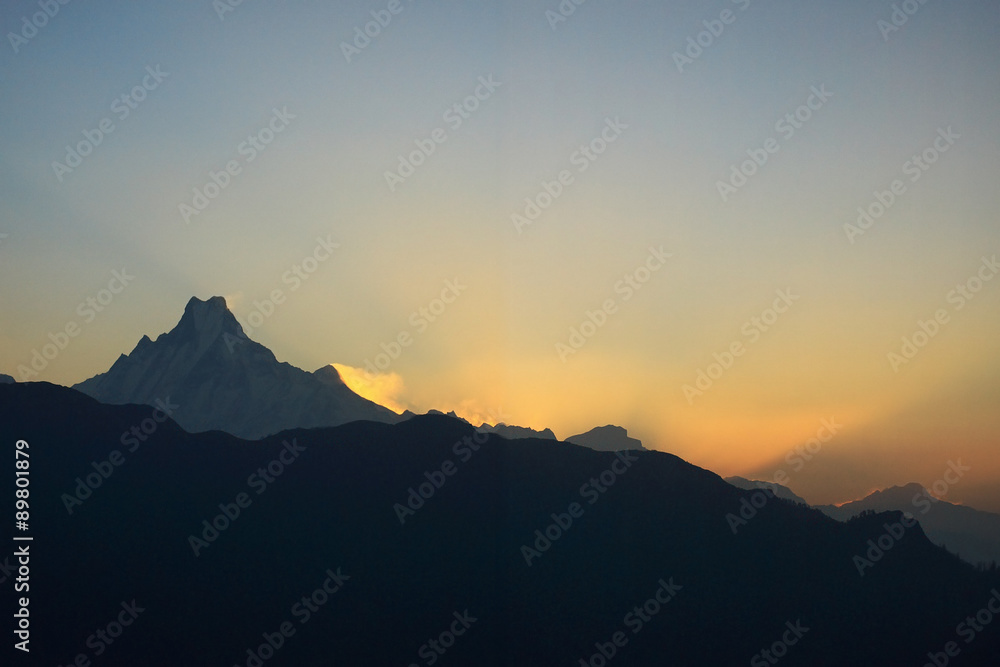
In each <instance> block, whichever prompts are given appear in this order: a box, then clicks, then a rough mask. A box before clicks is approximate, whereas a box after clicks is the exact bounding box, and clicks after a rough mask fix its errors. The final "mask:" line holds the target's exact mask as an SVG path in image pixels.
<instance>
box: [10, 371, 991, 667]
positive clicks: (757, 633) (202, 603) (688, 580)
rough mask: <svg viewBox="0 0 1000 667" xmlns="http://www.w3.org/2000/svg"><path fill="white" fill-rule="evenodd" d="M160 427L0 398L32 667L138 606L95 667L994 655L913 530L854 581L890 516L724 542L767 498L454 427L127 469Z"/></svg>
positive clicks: (660, 465) (752, 530)
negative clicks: (16, 489) (17, 447)
mask: <svg viewBox="0 0 1000 667" xmlns="http://www.w3.org/2000/svg"><path fill="white" fill-rule="evenodd" d="M52 415H59V418H58V419H53V418H52ZM151 415H153V416H151ZM147 419H155V412H154V411H153V410H151V409H150V408H149V407H147V406H136V405H122V406H113V405H105V404H100V403H97V402H95V401H94V400H92V399H90V398H89V397H87V396H84V395H82V394H80V393H78V392H75V391H73V390H70V389H66V388H63V387H56V386H54V385H48V384H44V383H26V384H15V385H0V439H2V440H3V441H4V442H8V443H12V442H14V441H15V440H16V439H18V438H23V439H25V440H27V441H29V442H30V452H31V465H32V492H31V493H32V507H31V524H32V530H31V534H32V536H33V537H34V538H35V541H34V542H33V543H32V547H31V548H32V550H33V551H32V554H33V555H32V560H31V575H32V581H31V623H32V628H34V633H35V634H34V635H33V640H34V641H33V644H32V653H33V654H34V655H33V656H32V661H33V664H34V662H35V661H37V662H38V664H71V663H72V662H73V660H74V658H75V656H76V655H78V654H86V655H87V657H89V658H91V659H94V658H97V656H96V655H95V652H96V651H95V649H94V645H95V644H93V643H88V637H91V636H93V635H94V633H95V631H97V630H98V629H103V628H105V627H106V626H107V625H108V623H109V622H110V621H114V620H115V619H116V617H117V615H118V614H119V613H120V611H121V609H122V606H121V605H122V603H123V602H124V603H125V604H126V605H128V604H132V601H133V600H135V604H136V605H138V606H139V607H141V608H143V610H144V611H143V612H142V613H141V615H140V616H139V617H138V620H136V621H135V622H134V623H133V624H132V625H130V626H129V627H126V628H125V629H124V631H123V633H122V635H121V637H117V636H116V639H115V641H114V643H113V644H108V645H100V646H102V648H103V649H104V651H103V653H104V654H103V655H101V656H100V657H99V661H100V664H108V665H112V664H115V665H143V666H145V667H159V666H160V665H171V666H173V665H177V664H184V665H187V666H189V667H200V666H201V665H259V664H264V665H266V667H277V666H281V665H294V666H295V667H311V666H313V665H316V666H319V665H329V664H343V665H407V664H419V665H426V664H430V662H431V657H434V658H435V660H434V662H435V664H440V665H481V666H486V667H493V666H497V667H500V666H505V665H518V666H528V667H531V666H534V665H545V666H551V665H577V664H580V662H581V661H583V663H584V664H588V663H589V664H601V656H600V655H598V654H599V652H602V651H603V652H611V651H612V650H613V651H614V655H615V657H616V659H615V660H614V662H613V663H611V661H610V660H607V661H606V662H607V663H608V664H621V665H638V666H645V665H662V664H665V663H669V664H671V665H699V666H703V665H736V664H747V663H748V662H751V661H752V660H753V659H754V658H755V656H759V655H760V653H761V651H762V650H765V649H767V650H770V649H771V647H772V646H773V645H774V643H775V642H776V640H779V639H780V638H781V637H782V636H783V633H784V632H786V628H787V627H788V626H787V625H786V624H792V625H793V626H797V625H799V624H801V627H804V628H808V629H807V630H805V634H804V636H803V637H802V638H801V639H800V640H799V641H797V643H796V644H795V645H794V646H791V647H787V655H786V656H784V657H783V658H782V661H781V664H782V665H787V666H789V667H792V666H795V665H808V666H809V667H825V666H827V665H829V666H833V665H836V666H838V667H840V666H842V665H851V666H852V667H866V666H869V665H870V666H876V665H878V666H883V665H908V664H923V663H924V662H926V660H927V657H926V656H927V653H928V652H940V651H942V650H943V647H944V646H945V644H946V642H949V641H959V642H960V646H961V664H962V665H963V667H976V666H979V665H993V664H995V662H994V660H995V657H996V655H997V652H998V651H1000V632H997V631H996V628H995V627H988V628H986V630H985V631H983V632H982V633H980V634H979V635H977V636H976V637H975V638H974V639H975V640H974V641H973V642H972V643H969V644H966V643H964V642H962V640H961V639H960V637H958V636H957V635H956V624H957V623H959V622H960V621H962V619H964V618H966V617H967V616H969V615H975V614H976V613H977V612H978V611H979V610H980V609H981V608H982V607H984V605H985V604H986V603H987V602H988V601H989V599H990V596H991V595H992V593H991V591H992V590H994V589H996V588H997V587H998V586H1000V578H998V577H997V575H996V574H995V573H982V572H976V571H975V570H974V569H973V568H972V567H971V566H969V565H966V564H964V563H962V562H961V561H959V560H958V559H957V558H955V557H954V556H952V555H950V554H948V553H946V552H945V551H944V550H942V549H940V548H939V547H936V546H934V545H932V544H931V543H930V542H929V541H928V540H927V539H926V537H925V536H924V535H923V533H922V531H921V530H920V527H919V526H915V527H913V528H911V529H908V530H906V531H905V532H904V533H903V534H902V535H901V536H900V537H899V538H898V539H896V540H895V541H894V543H893V544H892V546H891V547H890V548H889V549H888V550H887V551H886V552H885V554H884V555H881V556H879V557H878V561H877V562H876V563H874V565H873V566H872V567H870V568H868V569H867V570H866V571H865V574H864V576H863V577H862V576H860V575H859V573H858V570H857V566H856V563H855V560H854V558H855V557H856V556H858V555H859V554H861V555H863V554H865V553H866V551H867V550H869V549H870V547H869V540H880V538H882V536H883V535H884V534H885V532H886V528H885V526H886V525H889V526H890V527H891V526H893V525H894V524H895V523H898V522H899V521H900V520H901V516H900V515H899V514H898V513H895V514H893V513H887V514H881V515H874V516H865V517H862V518H860V519H857V520H854V521H850V522H847V523H839V522H837V521H834V520H832V519H830V518H828V517H826V516H824V515H823V514H821V513H819V512H817V511H815V510H812V509H809V508H806V507H801V506H798V505H794V504H792V503H786V502H773V501H772V502H769V503H768V504H766V505H764V506H763V507H761V508H758V509H757V510H756V515H755V516H751V517H750V518H749V519H748V520H747V524H746V525H744V526H742V527H741V528H740V529H739V532H738V534H734V533H733V531H732V530H731V529H730V526H729V523H728V521H727V518H726V516H727V514H729V513H734V512H735V513H739V512H743V511H745V510H744V507H745V506H744V502H747V503H749V502H750V498H751V497H752V496H753V494H752V493H751V492H747V491H742V490H739V489H737V488H735V487H733V486H731V485H729V484H727V483H725V482H724V481H723V480H722V479H721V478H719V477H718V476H717V475H715V474H713V473H711V472H709V471H706V470H702V469H700V468H697V467H695V466H692V465H690V464H688V463H686V462H684V461H682V460H681V459H679V458H677V457H675V456H671V455H669V454H665V453H660V452H630V453H629V454H625V453H613V452H596V451H592V450H589V449H586V448H583V447H576V446H570V445H567V444H566V443H563V442H556V441H551V440H541V439H534V440H530V441H524V440H505V439H502V438H499V437H497V436H495V435H489V434H481V433H478V432H477V431H475V429H474V428H472V427H471V426H470V425H468V424H465V423H463V422H461V421H458V420H455V419H451V418H448V417H446V416H436V415H428V416H423V417H415V418H413V419H411V420H409V421H406V422H402V423H398V424H393V425H389V424H378V423H372V422H353V423H351V424H346V425H343V426H339V427H335V428H324V429H314V430H294V431H289V432H285V433H281V434H279V435H276V436H273V437H269V438H265V439H263V440H261V441H259V442H246V441H242V440H239V439H237V438H234V437H232V436H229V435H226V434H224V433H219V432H212V433H201V434H195V435H192V434H188V433H185V432H184V431H182V430H180V429H179V428H178V427H177V426H176V425H175V424H174V423H173V422H171V421H170V420H163V421H162V422H160V423H159V426H158V427H157V428H156V429H155V431H154V432H153V433H152V434H148V435H147V439H146V440H144V441H143V442H142V444H141V445H140V446H138V447H137V448H136V449H135V450H134V451H128V452H124V454H122V452H123V451H124V448H123V447H122V446H120V445H119V442H120V440H121V438H120V436H121V435H122V434H128V433H129V432H130V429H131V427H133V426H135V425H137V424H142V423H144V422H145V420H147ZM113 451H118V452H119V456H118V457H115V455H114V453H113ZM122 455H123V456H124V461H121V458H120V457H121V456H122ZM623 457H624V458H623ZM112 458H114V460H117V461H120V463H119V464H116V465H115V466H112V468H111V469H110V472H109V469H108V468H107V467H106V466H105V465H104V464H105V463H106V462H107V461H109V460H112ZM108 465H110V464H108ZM99 470H104V471H105V472H106V473H108V474H107V476H105V477H103V478H102V475H103V474H102V473H99ZM268 471H269V472H268ZM95 475H96V477H95ZM7 479H8V481H7V482H5V483H4V484H5V485H6V486H7V487H11V488H6V489H3V491H2V492H0V513H5V514H4V515H5V516H10V514H11V512H13V506H12V505H13V498H14V495H13V493H12V492H11V491H12V479H13V476H7ZM268 479H269V480H270V481H266V480H268ZM91 482H93V483H94V485H95V486H96V488H93V489H91V490H90V495H89V497H87V498H86V499H84V500H83V501H82V502H81V504H80V505H75V504H73V505H72V513H69V511H68V510H67V507H66V504H67V501H66V500H65V498H66V497H67V496H69V495H71V494H74V493H77V492H79V493H81V495H82V494H83V492H82V490H80V485H81V484H90V483H91ZM581 485H582V486H581ZM75 489H76V490H77V491H75ZM591 498H593V502H590V499H591ZM574 503H575V504H576V505H578V506H579V507H576V506H574ZM397 506H399V507H406V506H410V507H413V508H414V509H413V510H412V514H409V513H407V512H405V511H404V512H400V510H399V509H398V508H397ZM571 513H572V514H573V516H572V517H571V516H570V514H571ZM401 516H402V519H403V520H402V521H401V519H400V517H401ZM570 519H572V521H571V522H570ZM560 525H561V526H564V527H560ZM536 531H537V532H536ZM192 538H196V539H199V540H204V541H205V545H204V546H198V553H197V555H196V554H195V548H194V547H193V546H192ZM883 541H884V540H883ZM196 546H197V545H196ZM9 548H10V549H11V550H13V547H9ZM526 548H527V549H531V550H537V552H538V554H537V555H533V554H530V553H529V556H530V558H531V563H530V565H529V564H528V563H527V562H526V555H525V549H526ZM68 554H70V555H71V557H67V555H68ZM6 555H7V554H3V553H0V556H6ZM0 562H2V559H0ZM12 583H13V582H12V580H11V578H7V579H6V580H0V590H2V587H4V586H7V587H10V586H12ZM324 585H325V586H326V589H325V590H324ZM669 589H672V590H669ZM8 590H10V589H8ZM10 597H13V594H11V596H10ZM657 597H659V600H657V599H656V598H657ZM666 599H669V602H667V601H665V600H666ZM310 605H311V606H310ZM306 611H308V614H307V613H306ZM9 613H13V612H12V611H11V612H9ZM285 623H287V626H285V625H283V624H285ZM282 627H286V629H287V630H288V631H289V632H287V633H286V634H285V635H281V633H280V632H279V630H280V628H282ZM452 631H454V634H451V635H449V634H447V633H451V632H452ZM458 631H461V634H458ZM275 633H279V634H278V635H275ZM616 633H621V634H620V635H618V634H616ZM442 636H444V638H445V639H443V640H442ZM786 636H789V635H786ZM614 637H619V640H620V641H619V642H618V644H617V645H616V644H614V643H611V642H613V638H614ZM91 641H92V642H93V640H91ZM35 642H37V644H36V643H35ZM275 645H277V648H273V649H272V648H269V646H275ZM261 646H263V647H264V649H263V650H261V649H260V647H261ZM434 646H437V649H435V648H434ZM441 649H444V650H443V651H442V650H441ZM5 650H12V649H10V648H9V647H8V648H7V649H5ZM248 652H249V653H248ZM251 653H252V654H254V655H255V656H256V655H265V656H266V659H265V660H260V658H257V657H251V655H250V654H251ZM593 655H598V658H597V659H595V660H591V656H593ZM761 661H763V658H759V659H758V662H759V663H760V664H765V663H764V662H761ZM957 662H958V661H957V660H956V664H957ZM97 663H98V660H93V663H92V664H97ZM11 664H13V663H11Z"/></svg>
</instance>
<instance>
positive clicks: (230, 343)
mask: <svg viewBox="0 0 1000 667" xmlns="http://www.w3.org/2000/svg"><path fill="white" fill-rule="evenodd" d="M76 388H77V389H79V390H80V391H82V392H83V393H85V394H87V395H89V396H92V397H94V398H96V399H97V400H99V401H102V402H104V403H141V404H146V405H156V404H157V401H158V400H162V399H165V398H166V397H170V398H171V399H172V400H173V401H174V402H175V403H176V404H178V405H179V407H178V409H177V410H176V411H175V412H174V413H173V414H172V415H171V417H173V419H174V421H176V422H177V423H178V424H179V425H180V426H181V427H182V428H184V429H185V430H187V431H191V432H196V431H208V430H222V431H227V432H229V433H232V434H233V435H236V436H238V437H243V438H251V439H253V438H260V437H263V436H265V435H269V434H272V433H277V432H278V431H281V430H284V429H288V428H314V427H317V426H336V425H338V424H343V423H346V422H349V421H356V420H362V419H365V420H371V421H381V422H395V421H397V420H398V415H396V413H394V412H392V411H391V410H389V409H388V408H384V407H382V406H380V405H378V404H376V403H373V402H371V401H369V400H367V399H365V398H362V397H361V396H358V395H357V394H355V393H354V392H353V391H351V390H350V388H348V386H347V385H346V384H344V383H343V380H342V379H341V377H340V374H339V373H338V372H337V369H336V368H334V367H333V366H324V367H323V368H320V369H318V370H317V371H315V372H314V373H308V372H306V371H304V370H302V369H300V368H296V367H294V366H292V365H290V364H287V363H281V362H279V361H278V360H277V359H276V358H275V356H274V354H273V353H272V352H271V351H270V350H269V349H267V348H266V347H265V346H263V345H261V344H260V343H257V342H254V341H253V340H251V339H250V338H248V337H247V336H246V334H244V332H243V327H241V326H240V323H239V322H238V321H237V320H236V317H235V316H234V315H233V314H232V313H231V312H230V311H229V308H228V307H227V305H226V300H225V299H224V298H223V297H221V296H214V297H211V298H210V299H207V300H204V301H203V300H201V299H198V298H197V297H195V298H192V299H191V300H190V301H188V303H187V306H185V308H184V315H183V316H181V319H180V322H178V323H177V326H175V327H174V328H173V329H171V330H170V331H169V332H167V333H165V334H162V335H160V336H157V338H156V340H155V341H152V340H150V339H149V337H148V336H143V337H142V338H141V339H140V340H139V343H138V344H137V345H136V346H135V349H133V350H132V353H131V354H129V355H127V356H126V355H123V356H121V357H120V358H119V359H118V361H116V362H115V363H114V365H113V366H112V367H111V368H110V369H109V370H108V371H107V372H106V373H102V374H100V375H96V376H94V377H92V378H90V379H89V380H85V381H83V382H81V383H79V384H78V385H76Z"/></svg>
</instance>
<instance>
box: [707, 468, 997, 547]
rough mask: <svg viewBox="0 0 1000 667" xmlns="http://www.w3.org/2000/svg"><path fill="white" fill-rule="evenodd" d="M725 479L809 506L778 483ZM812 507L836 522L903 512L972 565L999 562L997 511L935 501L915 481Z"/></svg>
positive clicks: (934, 539) (734, 483)
mask: <svg viewBox="0 0 1000 667" xmlns="http://www.w3.org/2000/svg"><path fill="white" fill-rule="evenodd" d="M726 481H727V482H729V483H730V484H732V485H733V486H735V487H737V488H739V489H751V490H752V489H761V488H766V489H770V490H771V492H772V493H774V495H775V496H777V497H778V498H785V499H786V500H792V501H794V502H797V503H799V504H801V505H806V506H809V503H807V502H806V501H805V500H804V499H803V498H801V497H800V496H798V495H796V494H795V493H794V492H792V490H791V489H789V488H788V487H787V486H782V485H781V484H775V483H774V482H764V481H760V480H749V479H746V478H744V477H727V478H726ZM812 507H813V508H814V509H817V510H819V511H821V512H823V513H824V514H826V515H827V516H829V517H831V518H833V519H836V520H837V521H849V520H850V519H851V518H853V517H856V516H858V515H859V514H861V513H862V512H907V513H909V514H912V515H913V517H914V518H915V519H916V520H917V521H919V522H920V525H921V526H922V527H923V529H924V532H925V533H926V534H927V538H928V539H929V540H930V541H931V542H933V543H934V544H937V545H939V546H942V547H945V548H946V549H947V550H948V551H950V552H951V553H953V554H955V555H957V556H959V557H960V558H962V559H963V560H965V561H967V562H969V563H972V564H974V565H989V564H991V563H997V564H1000V514H994V513H992V512H984V511H982V510H977V509H973V508H971V507H966V506H964V505H955V504H953V503H949V502H948V501H946V500H939V499H937V498H935V497H934V496H933V495H932V494H931V493H930V492H929V491H927V490H926V489H924V487H922V486H921V485H919V484H916V483H911V484H907V485H905V486H893V487H891V488H888V489H885V490H882V491H875V492H874V493H872V494H870V495H868V496H867V497H865V498H862V499H861V500H855V501H852V502H849V503H844V504H843V505H814V506H812Z"/></svg>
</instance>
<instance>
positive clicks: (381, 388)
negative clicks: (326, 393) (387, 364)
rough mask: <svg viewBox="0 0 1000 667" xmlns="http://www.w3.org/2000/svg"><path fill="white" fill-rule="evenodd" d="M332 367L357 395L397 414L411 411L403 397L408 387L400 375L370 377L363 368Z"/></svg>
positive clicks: (342, 365)
mask: <svg viewBox="0 0 1000 667" xmlns="http://www.w3.org/2000/svg"><path fill="white" fill-rule="evenodd" d="M331 365H332V366H333V367H334V368H336V369H337V372H338V373H340V377H341V379H342V380H343V381H344V384H346V385H347V386H348V388H349V389H350V390H351V391H353V392H354V393H355V394H358V395H359V396H362V397H364V398H367V399H368V400H369V401H374V402H375V403H378V404H379V405H383V406H385V407H387V408H389V409H390V410H393V411H395V412H403V411H404V410H410V409H411V406H410V405H409V403H408V401H407V400H406V399H405V398H404V396H403V394H404V393H405V392H406V385H405V384H404V382H403V377H402V376H401V375H399V374H398V373H379V374H377V375H369V373H368V372H367V371H365V369H363V368H355V367H354V366H348V365H346V364H331Z"/></svg>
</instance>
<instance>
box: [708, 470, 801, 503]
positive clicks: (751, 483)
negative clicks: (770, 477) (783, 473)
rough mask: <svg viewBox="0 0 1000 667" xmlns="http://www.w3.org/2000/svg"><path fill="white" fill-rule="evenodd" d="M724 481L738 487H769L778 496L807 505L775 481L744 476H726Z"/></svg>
mask: <svg viewBox="0 0 1000 667" xmlns="http://www.w3.org/2000/svg"><path fill="white" fill-rule="evenodd" d="M726 481H727V482H729V483H730V484H732V485H733V486H735V487H736V488H738V489H770V491H771V492H772V493H773V494H774V495H775V496H777V497H778V498H784V499H785V500H791V501H794V502H797V503H799V504H800V505H806V506H808V505H809V503H807V502H806V501H805V499H803V498H802V497H801V496H798V495H796V494H795V493H793V492H792V490H791V489H789V488H788V487H787V486H783V485H781V484H777V483H775V482H762V481H760V480H756V479H755V480H749V479H747V478H745V477H727V478H726Z"/></svg>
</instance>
